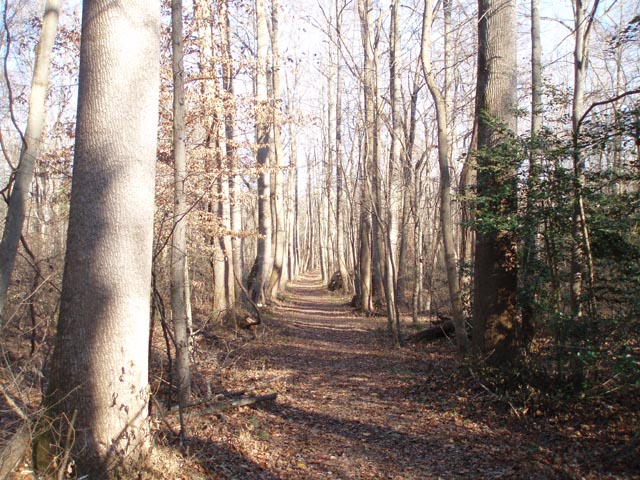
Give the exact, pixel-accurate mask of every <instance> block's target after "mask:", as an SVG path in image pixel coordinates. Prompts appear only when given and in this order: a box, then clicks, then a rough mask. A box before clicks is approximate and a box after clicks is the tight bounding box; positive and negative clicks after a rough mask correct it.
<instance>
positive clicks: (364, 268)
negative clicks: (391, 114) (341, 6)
mask: <svg viewBox="0 0 640 480" xmlns="http://www.w3.org/2000/svg"><path fill="white" fill-rule="evenodd" d="M358 13H359V16H360V25H361V35H362V46H363V49H364V69H363V73H362V75H363V78H362V86H363V89H364V103H365V106H364V129H365V140H364V152H363V153H362V155H361V156H360V157H361V165H360V175H361V179H360V180H361V184H360V188H361V205H360V251H359V261H360V278H359V287H360V308H361V309H362V311H363V312H364V313H371V312H373V292H372V274H373V255H372V250H373V249H372V244H371V240H372V215H371V214H372V205H373V202H372V198H371V189H370V184H369V181H368V178H367V177H368V176H369V175H370V174H371V170H372V164H373V157H374V137H375V135H376V133H375V131H374V130H375V125H374V116H375V111H374V98H373V95H374V89H373V75H374V63H373V48H372V43H371V38H370V37H371V35H370V25H371V13H370V7H369V2H368V0H358Z"/></svg>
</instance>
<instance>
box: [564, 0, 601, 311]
mask: <svg viewBox="0 0 640 480" xmlns="http://www.w3.org/2000/svg"><path fill="white" fill-rule="evenodd" d="M597 6H598V0H595V3H594V6H593V9H592V11H591V13H590V14H589V15H588V16H587V12H586V11H585V6H584V4H583V0H574V3H573V7H574V15H575V18H574V22H575V23H574V24H575V30H574V36H575V45H574V51H573V61H574V67H573V74H574V77H573V105H572V111H571V126H572V132H571V136H572V144H573V145H572V147H573V148H572V160H573V175H574V186H573V219H572V224H573V226H572V237H573V242H572V245H571V288H570V309H571V314H572V315H573V317H574V318H580V317H581V316H582V315H583V300H584V299H583V282H584V280H585V279H584V276H585V274H586V276H587V278H586V281H587V286H588V294H589V296H591V295H592V293H593V292H592V289H591V286H592V284H593V276H594V269H593V259H592V255H591V245H590V241H589V230H588V227H587V219H586V215H585V210H584V195H583V193H582V190H583V188H584V181H585V162H584V158H583V156H582V151H581V145H580V127H581V121H582V115H583V112H584V89H585V77H586V73H587V64H588V59H589V32H590V29H591V25H592V23H593V16H594V15H595V11H596V9H597Z"/></svg>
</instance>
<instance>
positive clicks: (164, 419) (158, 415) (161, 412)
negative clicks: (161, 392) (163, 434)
mask: <svg viewBox="0 0 640 480" xmlns="http://www.w3.org/2000/svg"><path fill="white" fill-rule="evenodd" d="M151 401H152V402H153V403H154V405H155V406H156V410H158V413H156V414H155V415H154V416H155V417H156V418H160V420H161V421H162V423H164V425H165V427H167V428H168V429H169V431H170V432H171V433H172V434H173V436H175V437H177V436H178V433H177V432H176V431H175V430H174V429H173V427H171V425H170V424H169V421H168V420H167V417H166V416H165V414H164V409H163V408H162V405H160V404H159V403H158V400H156V397H154V396H151Z"/></svg>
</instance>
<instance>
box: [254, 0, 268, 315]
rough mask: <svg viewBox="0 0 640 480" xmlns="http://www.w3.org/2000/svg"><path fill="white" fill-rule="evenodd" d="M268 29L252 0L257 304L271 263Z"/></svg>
mask: <svg viewBox="0 0 640 480" xmlns="http://www.w3.org/2000/svg"><path fill="white" fill-rule="evenodd" d="M268 37H269V30H268V27H267V13H266V8H265V5H264V0H256V40H257V56H256V109H257V111H256V143H257V154H256V163H257V164H258V167H259V170H260V171H259V173H258V233H259V234H260V237H259V238H258V241H257V251H256V259H255V263H254V267H253V270H254V272H255V276H254V277H253V278H250V282H249V288H248V290H249V293H250V295H251V299H252V300H253V301H254V302H255V303H257V304H264V303H265V302H266V292H265V290H266V287H267V281H268V279H269V275H270V273H271V268H272V266H273V253H272V238H271V235H272V219H271V173H270V172H269V167H270V160H269V156H270V147H269V144H270V139H269V131H270V125H269V118H270V113H269V110H270V106H269V99H268V94H267V70H268V58H267V52H268V48H269V38H268Z"/></svg>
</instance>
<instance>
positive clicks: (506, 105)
mask: <svg viewBox="0 0 640 480" xmlns="http://www.w3.org/2000/svg"><path fill="white" fill-rule="evenodd" d="M478 8H479V10H478V18H479V25H478V87H477V98H476V117H477V121H478V187H477V191H478V193H477V195H478V204H479V205H484V206H483V208H486V213H488V214H489V217H490V219H489V221H487V222H486V224H482V222H483V219H482V218H480V214H479V220H478V221H479V223H478V225H479V227H478V228H477V231H476V256H475V300H474V319H473V320H474V324H473V336H474V347H475V349H476V353H477V354H478V355H482V356H484V357H487V359H488V360H489V361H492V362H501V361H503V360H510V359H512V358H513V357H514V356H515V355H516V354H517V347H518V341H519V337H520V327H521V325H520V322H519V319H518V312H517V305H516V294H517V261H516V238H515V233H514V232H513V230H508V229H506V228H505V227H503V226H501V225H495V224H494V223H493V219H494V218H498V219H500V221H506V219H508V218H513V217H514V216H515V215H516V213H517V194H516V172H515V167H512V166H511V165H510V163H511V159H510V158H505V154H504V153H503V152H504V151H505V149H507V147H506V146H505V145H506V142H509V141H510V140H509V138H508V137H506V138H505V137H504V136H503V134H501V132H500V128H497V127H495V122H497V123H498V124H500V125H501V126H502V127H503V128H506V129H509V130H511V131H513V129H514V127H515V109H516V97H515V94H516V43H515V42H514V41H513V39H514V38H516V30H515V29H516V17H515V0H507V1H498V0H479V2H478Z"/></svg>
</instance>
